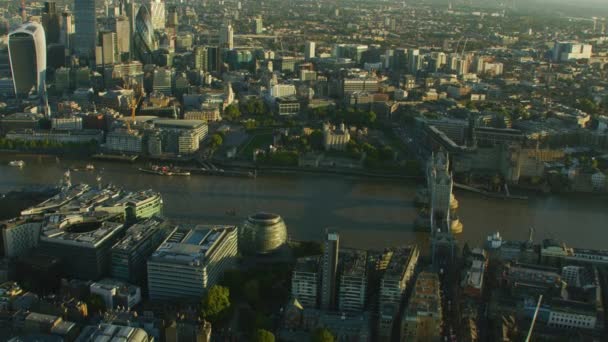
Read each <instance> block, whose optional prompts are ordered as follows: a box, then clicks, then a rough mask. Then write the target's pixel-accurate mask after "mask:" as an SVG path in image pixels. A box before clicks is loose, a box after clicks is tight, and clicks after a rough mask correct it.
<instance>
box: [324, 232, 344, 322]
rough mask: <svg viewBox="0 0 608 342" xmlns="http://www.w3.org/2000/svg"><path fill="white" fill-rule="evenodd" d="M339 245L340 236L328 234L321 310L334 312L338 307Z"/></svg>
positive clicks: (325, 244)
mask: <svg viewBox="0 0 608 342" xmlns="http://www.w3.org/2000/svg"><path fill="white" fill-rule="evenodd" d="M339 244H340V235H339V234H338V233H335V232H328V233H327V235H326V237H325V241H324V242H323V259H322V260H323V261H322V264H321V270H322V276H321V310H333V309H335V307H336V278H337V273H338V252H339V248H340V246H339Z"/></svg>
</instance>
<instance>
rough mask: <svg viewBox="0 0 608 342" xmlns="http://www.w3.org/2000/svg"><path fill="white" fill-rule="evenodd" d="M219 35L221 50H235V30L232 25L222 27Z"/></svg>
mask: <svg viewBox="0 0 608 342" xmlns="http://www.w3.org/2000/svg"><path fill="white" fill-rule="evenodd" d="M219 35H220V36H219V43H220V48H222V49H228V50H232V49H234V28H233V27H232V25H231V24H226V25H224V26H222V27H221V28H220V32H219Z"/></svg>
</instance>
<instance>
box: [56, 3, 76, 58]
mask: <svg viewBox="0 0 608 342" xmlns="http://www.w3.org/2000/svg"><path fill="white" fill-rule="evenodd" d="M73 35H74V17H73V16H72V13H70V12H67V11H66V12H63V13H61V28H60V33H59V44H62V45H63V46H65V48H66V51H69V50H70V49H71V48H72V38H73ZM66 55H68V54H67V53H66Z"/></svg>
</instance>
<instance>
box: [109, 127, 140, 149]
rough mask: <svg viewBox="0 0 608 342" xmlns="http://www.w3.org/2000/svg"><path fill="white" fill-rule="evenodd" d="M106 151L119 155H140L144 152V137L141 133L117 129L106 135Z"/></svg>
mask: <svg viewBox="0 0 608 342" xmlns="http://www.w3.org/2000/svg"><path fill="white" fill-rule="evenodd" d="M104 149H106V150H107V151H112V152H118V153H131V154H139V153H142V152H143V135H142V134H141V132H139V131H135V130H132V131H129V130H126V129H116V130H113V131H112V132H109V133H108V134H107V135H106V143H105V145H104Z"/></svg>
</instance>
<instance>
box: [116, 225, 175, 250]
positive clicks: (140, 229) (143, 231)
mask: <svg viewBox="0 0 608 342" xmlns="http://www.w3.org/2000/svg"><path fill="white" fill-rule="evenodd" d="M165 226H166V221H165V220H164V219H162V218H159V217H151V218H149V219H147V220H145V221H143V222H140V223H137V224H134V225H133V226H131V227H129V229H127V231H126V233H125V236H124V237H123V238H122V239H121V240H120V241H118V242H117V243H116V244H115V245H114V246H113V247H112V250H113V251H129V250H131V249H133V247H135V246H137V245H139V244H140V243H141V242H142V241H145V240H146V239H147V238H148V237H149V236H150V235H152V234H154V233H155V232H156V231H157V230H158V229H161V228H163V227H165Z"/></svg>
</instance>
